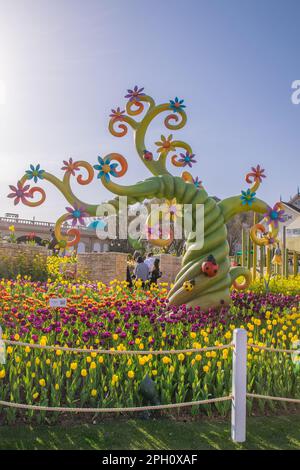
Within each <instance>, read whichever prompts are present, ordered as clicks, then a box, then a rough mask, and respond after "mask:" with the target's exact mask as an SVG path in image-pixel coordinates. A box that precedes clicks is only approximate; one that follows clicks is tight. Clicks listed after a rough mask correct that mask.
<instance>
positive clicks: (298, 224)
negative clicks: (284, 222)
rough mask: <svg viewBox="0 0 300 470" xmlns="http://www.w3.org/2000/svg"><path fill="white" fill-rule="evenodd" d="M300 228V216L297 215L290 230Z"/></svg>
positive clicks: (289, 227)
mask: <svg viewBox="0 0 300 470" xmlns="http://www.w3.org/2000/svg"><path fill="white" fill-rule="evenodd" d="M299 228H300V216H299V217H297V219H295V220H294V221H293V222H292V223H291V224H290V225H289V226H288V227H287V229H288V230H295V229H299Z"/></svg>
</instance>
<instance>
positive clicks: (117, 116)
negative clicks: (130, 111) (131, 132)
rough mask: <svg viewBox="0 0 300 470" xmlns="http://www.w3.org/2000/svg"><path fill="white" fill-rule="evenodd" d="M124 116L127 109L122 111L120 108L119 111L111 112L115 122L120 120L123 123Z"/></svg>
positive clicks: (113, 110)
mask: <svg viewBox="0 0 300 470" xmlns="http://www.w3.org/2000/svg"><path fill="white" fill-rule="evenodd" d="M124 115H125V109H124V110H123V111H121V108H119V107H118V108H117V109H112V110H111V114H110V115H109V117H111V118H113V119H114V120H116V119H118V120H120V121H122V119H123V118H124Z"/></svg>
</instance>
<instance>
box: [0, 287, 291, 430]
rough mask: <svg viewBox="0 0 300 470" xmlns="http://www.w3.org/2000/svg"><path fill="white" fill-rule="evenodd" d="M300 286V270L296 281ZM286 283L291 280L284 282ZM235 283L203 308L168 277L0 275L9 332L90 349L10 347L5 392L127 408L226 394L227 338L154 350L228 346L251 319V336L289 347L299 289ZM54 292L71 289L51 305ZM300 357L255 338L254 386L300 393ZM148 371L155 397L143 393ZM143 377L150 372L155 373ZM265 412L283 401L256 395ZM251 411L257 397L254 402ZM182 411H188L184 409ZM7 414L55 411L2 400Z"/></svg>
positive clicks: (219, 406) (13, 397) (49, 401)
mask: <svg viewBox="0 0 300 470" xmlns="http://www.w3.org/2000/svg"><path fill="white" fill-rule="evenodd" d="M292 282H293V283H294V287H291V289H294V288H295V289H296V291H298V292H299V291H300V289H299V286H300V279H299V278H297V279H294V280H293V281H291V283H292ZM286 284H288V282H286ZM259 289H260V287H259V286H258V287H257V290H258V292H250V291H249V292H247V293H240V292H235V291H233V292H232V305H231V307H230V308H229V307H224V308H222V309H221V310H219V311H218V312H217V311H214V310H210V311H209V312H208V313H204V312H202V311H201V309H199V308H195V309H194V310H192V309H191V308H188V307H185V306H181V307H175V306H170V305H169V303H168V301H167V299H166V292H167V290H166V286H164V285H162V286H160V287H153V288H151V289H149V290H147V289H145V290H143V289H141V288H136V289H135V290H134V291H130V290H129V289H128V288H127V286H126V283H125V282H112V283H111V285H110V286H104V285H103V284H101V283H99V284H81V285H80V284H72V283H68V282H48V283H41V282H29V281H21V280H18V281H7V280H2V281H1V282H0V325H1V326H2V328H3V338H4V339H9V340H14V341H22V342H28V343H34V344H40V345H61V346H66V347H75V348H86V349H87V350H90V352H89V353H88V354H85V353H79V352H69V351H68V352H65V351H53V350H43V349H31V348H29V347H23V346H16V345H14V346H11V345H9V346H7V348H6V353H7V354H6V364H5V365H0V400H5V401H10V402H16V403H26V404H35V405H47V406H53V407H57V406H65V407H99V408H105V407H129V406H142V405H145V404H148V403H149V402H150V403H154V404H158V403H161V404H166V403H179V402H184V401H196V400H202V399H207V398H213V397H219V396H226V395H228V394H230V390H231V361H232V354H231V351H230V347H228V348H226V349H223V350H217V351H206V352H201V353H200V352H199V353H186V354H183V353H178V354H177V353H176V354H164V355H154V354H152V353H151V351H154V350H162V351H164V350H178V349H187V348H201V347H206V346H214V345H217V346H218V345H226V344H229V343H230V342H231V339H232V331H233V330H234V328H237V327H242V328H246V329H247V332H248V342H249V343H250V344H251V343H253V344H256V345H261V346H263V345H267V346H272V347H274V348H292V347H293V346H294V345H295V343H296V342H297V341H298V339H299V336H300V313H299V300H300V295H298V294H297V293H295V292H293V293H292V294H288V293H287V292H289V291H288V287H286V293H272V292H270V293H268V294H265V293H261V292H259ZM50 297H61V298H64V297H65V298H67V307H66V308H61V309H57V310H55V309H51V308H50V307H49V298H50ZM93 349H105V350H112V351H122V350H123V351H124V350H135V351H138V352H142V351H149V353H147V354H146V355H142V354H139V355H135V356H128V355H107V354H100V353H96V352H94V351H93ZM298 364H299V362H297V357H293V356H291V355H290V354H286V353H276V354H274V353H272V352H269V351H263V350H259V349H258V348H255V347H252V348H251V347H250V348H249V351H248V391H249V392H252V393H263V394H266V395H271V396H284V397H289V396H291V397H294V398H300V368H299V367H298ZM145 377H148V378H150V379H151V381H153V382H151V383H152V385H153V386H154V392H153V394H152V397H151V396H150V395H151V394H150V395H149V394H148V395H147V394H146V395H145V393H143V392H142V390H141V389H143V387H141V384H143V383H144V382H145ZM148 378H147V381H148V382H149V380H148ZM256 406H260V408H261V411H264V410H265V409H268V410H270V409H273V408H274V407H282V406H286V405H284V404H282V403H279V404H276V403H275V402H272V403H270V402H266V401H263V400H260V401H259V402H258V404H257V405H256ZM229 408H230V402H220V403H215V404H214V405H205V406H201V408H198V407H196V406H194V407H192V408H190V409H189V410H190V411H189V412H190V413H191V414H198V413H199V412H200V411H201V412H205V413H207V414H211V413H213V412H214V411H217V412H218V413H220V414H221V415H226V414H227V413H228V411H229ZM248 410H249V412H251V411H252V410H253V403H252V401H251V400H249V402H248ZM185 413H186V411H185ZM0 414H1V420H2V421H8V422H14V421H15V420H16V419H19V418H21V417H22V418H26V419H27V420H31V421H34V420H36V419H38V420H39V421H45V420H48V419H52V420H54V419H60V418H58V417H57V416H55V414H51V415H50V413H48V414H46V413H45V412H33V411H24V410H21V411H19V410H15V409H6V408H2V409H1V411H0Z"/></svg>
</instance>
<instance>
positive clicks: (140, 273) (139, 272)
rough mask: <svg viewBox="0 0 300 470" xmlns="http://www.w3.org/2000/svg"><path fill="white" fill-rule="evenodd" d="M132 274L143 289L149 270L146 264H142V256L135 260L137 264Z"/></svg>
mask: <svg viewBox="0 0 300 470" xmlns="http://www.w3.org/2000/svg"><path fill="white" fill-rule="evenodd" d="M134 274H135V277H136V279H140V280H141V281H142V283H143V287H144V285H145V282H146V281H148V278H149V268H148V266H147V264H146V263H145V262H144V260H143V258H142V256H139V257H138V259H137V264H136V267H135V270H134Z"/></svg>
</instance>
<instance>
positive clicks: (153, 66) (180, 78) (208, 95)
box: [0, 0, 300, 220]
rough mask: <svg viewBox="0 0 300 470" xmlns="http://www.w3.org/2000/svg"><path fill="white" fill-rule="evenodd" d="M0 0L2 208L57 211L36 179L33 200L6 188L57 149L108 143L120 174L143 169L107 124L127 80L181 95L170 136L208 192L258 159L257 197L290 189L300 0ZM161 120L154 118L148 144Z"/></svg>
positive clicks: (227, 186)
mask: <svg viewBox="0 0 300 470" xmlns="http://www.w3.org/2000/svg"><path fill="white" fill-rule="evenodd" d="M0 11H1V16H0V84H1V86H2V88H3V86H4V87H5V90H6V93H5V95H6V97H5V102H3V100H2V102H0V162H1V171H0V215H3V214H4V213H5V212H18V213H19V214H20V216H23V217H29V218H32V217H33V216H35V217H36V218H38V219H43V220H55V219H56V218H57V217H58V216H60V215H61V214H63V213H64V212H65V206H66V205H67V204H66V203H65V201H64V199H63V197H62V196H61V195H60V193H59V192H58V191H57V190H56V189H54V188H52V187H51V186H50V185H49V184H48V183H46V182H44V183H42V185H43V187H44V188H45V189H46V192H47V201H46V202H45V203H44V205H43V206H41V207H39V208H36V209H30V208H27V207H25V206H23V205H19V206H17V207H14V206H13V204H12V202H11V201H10V200H8V199H7V198H6V195H7V193H8V184H15V183H16V181H17V180H18V179H19V178H20V176H21V175H23V173H24V171H25V170H26V169H28V167H29V165H30V163H40V164H41V166H42V168H44V169H45V170H47V171H50V172H52V173H54V174H56V175H57V176H59V175H62V172H61V170H60V168H61V166H62V164H61V163H62V160H63V159H67V158H68V157H73V159H85V160H87V161H89V162H92V163H96V160H97V155H101V156H104V155H105V154H107V153H109V152H119V153H122V154H123V155H124V156H125V157H126V158H127V160H128V163H129V170H128V173H127V175H126V176H125V177H123V178H122V184H129V183H133V182H135V181H137V180H141V179H144V178H146V177H148V176H150V175H149V173H148V171H147V169H146V168H144V166H143V164H142V163H141V162H140V161H139V160H138V158H137V156H136V153H135V149H134V145H133V139H132V135H131V134H130V131H129V133H128V136H127V137H125V138H123V139H117V138H115V137H113V136H111V135H110V134H109V132H108V129H107V124H108V115H109V113H110V110H111V108H112V107H113V108H115V107H116V106H123V105H124V103H125V101H126V100H125V99H124V95H125V93H126V89H127V88H130V87H133V86H134V85H135V84H137V85H139V86H144V87H145V90H146V91H147V93H149V94H150V95H152V96H153V97H154V98H155V99H156V100H157V102H165V101H168V100H169V99H173V98H174V97H175V96H179V97H180V98H184V99H185V104H186V105H187V108H186V110H187V114H188V123H187V125H186V127H185V128H184V129H182V130H181V131H178V133H176V138H180V139H182V140H186V141H187V142H189V143H190V144H191V146H192V148H193V151H194V153H195V154H196V158H197V164H196V165H195V166H194V167H193V174H194V175H195V176H199V177H200V179H201V180H203V182H204V185H205V188H206V189H207V191H208V193H209V194H212V195H217V196H219V197H220V198H224V197H228V196H231V195H234V194H238V193H240V191H241V189H245V188H246V187H247V185H246V183H245V182H244V175H245V174H246V172H247V171H248V170H249V168H250V167H251V166H253V165H256V164H257V163H260V164H261V165H262V166H263V167H264V168H265V169H266V173H267V175H268V178H267V179H266V180H264V183H263V185H262V187H261V188H260V190H259V197H261V198H263V199H265V200H266V201H267V202H268V203H270V204H273V203H275V202H276V201H277V200H278V199H279V197H280V195H282V197H283V199H288V198H289V196H290V195H291V194H294V193H295V192H296V189H297V185H300V177H299V174H300V172H299V169H300V164H299V153H300V132H299V130H300V105H298V106H296V105H293V104H292V102H291V94H292V90H291V84H292V82H293V81H294V80H297V79H298V80H299V79H300V54H299V44H300V29H299V18H300V2H299V1H297V0H288V1H283V0H282V1H271V0H264V1H257V0H251V1H250V0H247V1H245V0H218V1H217V0H195V1H193V0H185V1H175V0H173V1H169V0H163V1H158V0H151V2H150V1H146V0H139V1H137V0H122V1H121V0H107V1H106V0H86V1H83V0H80V1H79V0H51V1H50V0H47V1H45V0H22V1H17V0H11V1H7V0H0ZM162 133H163V134H165V135H168V131H167V130H166V129H164V128H163V121H162V119H158V120H157V121H155V122H154V123H153V125H152V127H151V130H150V132H149V139H148V147H150V148H151V149H152V150H155V146H152V147H151V142H152V141H153V142H154V141H155V140H158V138H159V137H160V135H161V134H162ZM174 174H176V170H175V171H174ZM118 182H121V180H119V181H118ZM74 189H75V192H76V193H77V194H79V195H80V196H81V198H82V199H83V200H86V201H87V202H94V203H95V202H99V203H100V202H101V201H103V200H105V199H106V198H107V197H109V194H108V193H107V192H106V190H104V189H103V188H102V186H101V183H99V181H96V182H95V183H93V184H91V185H90V186H89V187H78V188H75V187H74Z"/></svg>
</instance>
